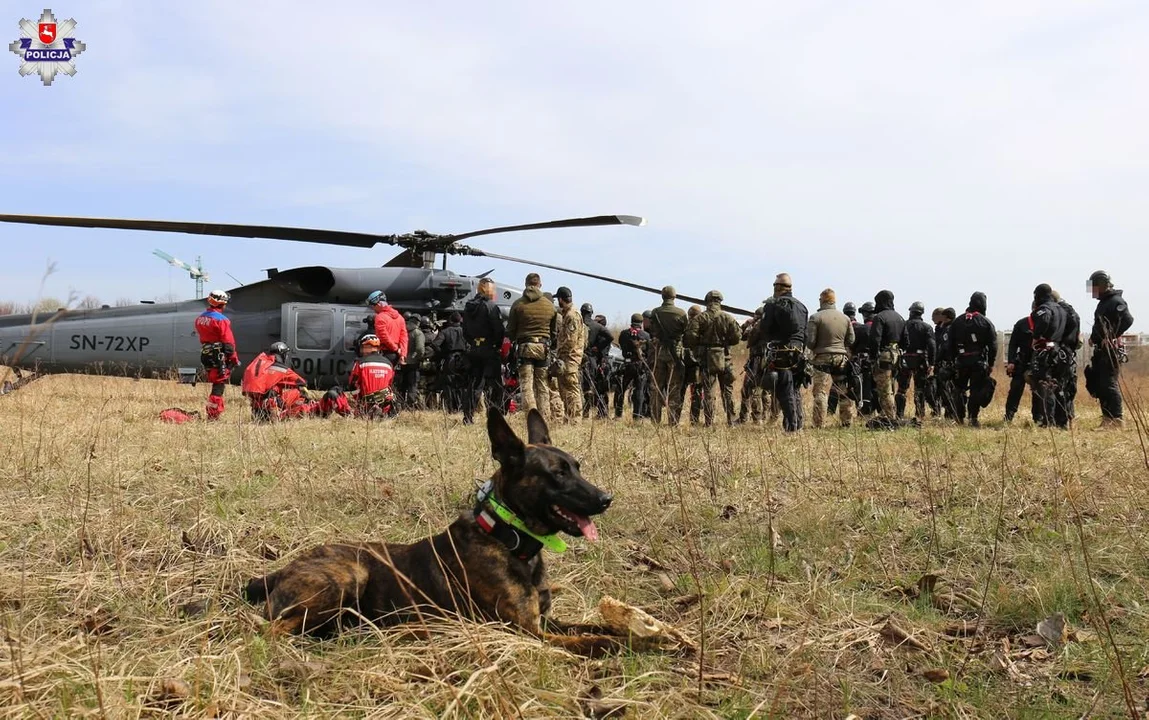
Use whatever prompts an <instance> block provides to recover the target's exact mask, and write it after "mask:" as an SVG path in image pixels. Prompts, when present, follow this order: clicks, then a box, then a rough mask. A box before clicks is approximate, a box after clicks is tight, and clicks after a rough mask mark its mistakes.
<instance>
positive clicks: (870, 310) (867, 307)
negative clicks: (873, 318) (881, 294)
mask: <svg viewBox="0 0 1149 720" xmlns="http://www.w3.org/2000/svg"><path fill="white" fill-rule="evenodd" d="M858 312H860V313H862V317H869V316H870V315H873V314H874V304H873V303H872V302H870V301H868V300H867V301H866V302H864V303H862V307H860V308H858Z"/></svg>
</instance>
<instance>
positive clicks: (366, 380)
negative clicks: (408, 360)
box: [347, 353, 395, 397]
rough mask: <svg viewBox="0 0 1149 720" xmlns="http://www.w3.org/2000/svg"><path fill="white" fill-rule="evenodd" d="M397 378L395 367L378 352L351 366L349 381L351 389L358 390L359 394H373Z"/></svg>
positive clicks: (385, 387) (388, 385)
mask: <svg viewBox="0 0 1149 720" xmlns="http://www.w3.org/2000/svg"><path fill="white" fill-rule="evenodd" d="M394 379H395V368H393V367H391V363H389V362H387V360H386V359H385V358H384V357H383V356H382V355H379V354H377V353H373V354H371V355H368V356H366V357H361V358H359V359H358V360H356V361H355V364H354V365H352V366H351V377H350V379H348V381H347V387H348V389H349V390H358V391H359V396H360V397H363V396H365V395H373V394H375V393H377V392H379V391H380V390H386V389H387V388H389V387H391V382H392V381H393V380H394Z"/></svg>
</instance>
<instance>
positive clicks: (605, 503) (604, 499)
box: [598, 493, 614, 510]
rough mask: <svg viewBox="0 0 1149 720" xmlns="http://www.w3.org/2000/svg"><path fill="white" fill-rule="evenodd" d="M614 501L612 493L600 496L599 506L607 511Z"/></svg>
mask: <svg viewBox="0 0 1149 720" xmlns="http://www.w3.org/2000/svg"><path fill="white" fill-rule="evenodd" d="M612 500H614V495H611V494H610V493H599V494H598V504H599V505H601V506H602V509H603V510H606V509H607V508H608V507H610V502H611V501H612Z"/></svg>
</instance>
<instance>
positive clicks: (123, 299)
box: [115, 297, 135, 307]
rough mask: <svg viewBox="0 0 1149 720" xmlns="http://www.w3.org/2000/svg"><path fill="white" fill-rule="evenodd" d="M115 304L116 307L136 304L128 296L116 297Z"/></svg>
mask: <svg viewBox="0 0 1149 720" xmlns="http://www.w3.org/2000/svg"><path fill="white" fill-rule="evenodd" d="M115 305H116V307H131V306H132V305H135V303H134V302H132V301H131V300H129V299H128V298H126V297H118V298H116V303H115Z"/></svg>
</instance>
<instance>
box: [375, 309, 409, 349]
mask: <svg viewBox="0 0 1149 720" xmlns="http://www.w3.org/2000/svg"><path fill="white" fill-rule="evenodd" d="M375 334H376V335H378V336H379V350H380V351H381V352H385V353H396V354H398V355H399V358H400V359H402V358H405V357H407V321H406V320H404V319H403V316H402V315H400V314H399V311H398V310H396V309H395V308H393V307H391V306H390V305H384V306H383V307H382V309H381V310H379V311H377V312H376V313H375Z"/></svg>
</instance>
